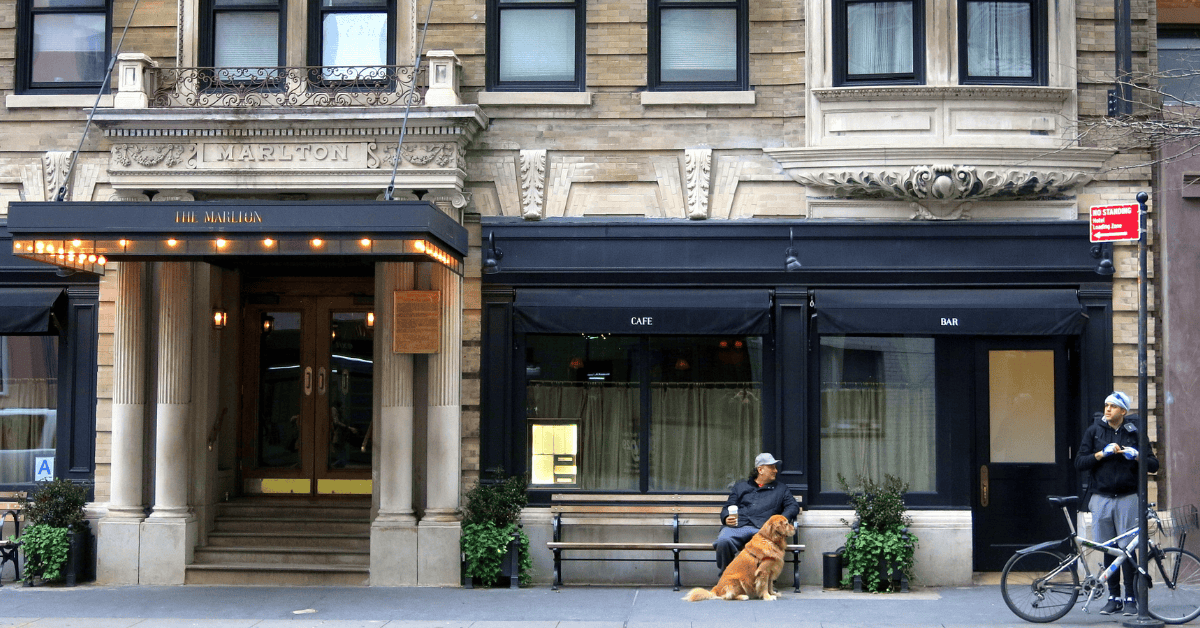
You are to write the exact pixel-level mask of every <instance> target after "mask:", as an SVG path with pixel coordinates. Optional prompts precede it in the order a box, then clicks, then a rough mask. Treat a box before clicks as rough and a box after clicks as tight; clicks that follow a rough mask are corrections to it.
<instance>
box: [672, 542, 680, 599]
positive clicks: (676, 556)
mask: <svg viewBox="0 0 1200 628" xmlns="http://www.w3.org/2000/svg"><path fill="white" fill-rule="evenodd" d="M671 553H672V554H674V555H675V590H676V591H678V590H679V550H678V549H673V550H671Z"/></svg>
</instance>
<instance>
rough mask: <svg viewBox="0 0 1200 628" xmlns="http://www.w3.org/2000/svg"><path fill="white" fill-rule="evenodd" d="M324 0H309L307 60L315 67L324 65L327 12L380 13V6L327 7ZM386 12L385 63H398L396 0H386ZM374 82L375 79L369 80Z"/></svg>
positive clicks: (389, 64)
mask: <svg viewBox="0 0 1200 628" xmlns="http://www.w3.org/2000/svg"><path fill="white" fill-rule="evenodd" d="M321 4H322V0H309V3H308V52H307V58H306V59H305V62H306V63H308V65H310V66H313V67H324V61H323V59H322V57H323V56H324V52H325V50H324V48H323V46H324V43H325V42H324V39H325V38H324V34H325V30H324V28H323V24H322V18H323V17H324V15H325V14H327V13H378V12H379V9H380V7H378V6H356V7H335V8H329V9H326V8H325V7H322V6H321ZM384 5H385V6H384V7H383V9H384V13H385V14H386V15H387V18H386V19H387V35H386V37H387V46H386V50H385V51H384V65H388V66H391V65H395V64H396V0H385V2H384ZM368 82H373V81H368Z"/></svg>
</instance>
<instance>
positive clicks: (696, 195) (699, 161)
mask: <svg viewBox="0 0 1200 628" xmlns="http://www.w3.org/2000/svg"><path fill="white" fill-rule="evenodd" d="M683 171H684V173H685V174H686V175H687V177H686V180H685V184H686V186H687V207H688V218H691V219H692V220H703V219H705V218H708V189H709V180H710V177H711V176H712V149H711V148H691V149H687V150H685V151H683Z"/></svg>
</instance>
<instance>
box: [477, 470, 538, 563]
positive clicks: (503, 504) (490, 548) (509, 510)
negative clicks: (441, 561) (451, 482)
mask: <svg viewBox="0 0 1200 628" xmlns="http://www.w3.org/2000/svg"><path fill="white" fill-rule="evenodd" d="M487 475H488V477H487V478H486V479H483V480H481V481H480V482H478V483H476V484H475V486H473V487H471V489H470V490H469V491H467V494H466V505H464V506H463V530H462V552H463V556H464V558H465V561H466V573H465V575H466V576H467V577H473V578H479V581H480V582H481V583H482V584H483V585H484V586H492V585H493V584H495V583H496V581H497V580H499V579H500V571H501V567H502V566H503V562H504V558H505V557H506V556H507V555H508V544H509V543H510V542H511V541H512V538H513V534H514V533H516V535H517V538H518V543H517V568H518V571H517V578H518V580H519V581H520V583H521V584H529V583H530V582H531V581H532V571H533V558H532V556H531V555H530V553H529V537H528V536H527V535H526V534H525V533H524V532H523V531H521V528H520V525H519V520H520V518H521V509H522V508H524V507H525V504H528V503H529V496H528V495H527V494H526V492H525V490H526V487H528V485H529V480H528V479H527V478H525V477H522V476H511V477H508V476H505V475H504V471H503V470H502V469H492V470H490V471H488V473H487Z"/></svg>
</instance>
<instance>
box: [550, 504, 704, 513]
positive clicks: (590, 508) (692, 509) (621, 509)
mask: <svg viewBox="0 0 1200 628" xmlns="http://www.w3.org/2000/svg"><path fill="white" fill-rule="evenodd" d="M550 512H564V513H566V512H569V513H589V514H597V515H611V514H628V515H655V514H668V515H669V514H675V513H681V514H682V513H691V514H712V515H719V514H721V507H720V506H687V505H682V504H681V505H677V506H595V505H587V506H579V505H575V504H558V505H554V506H551V507H550Z"/></svg>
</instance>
